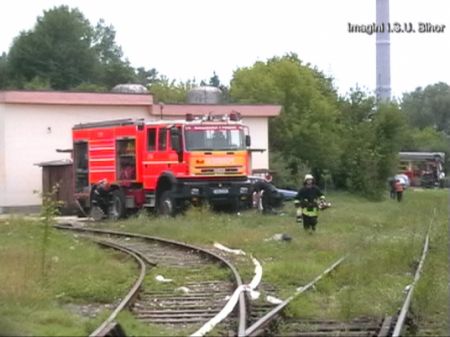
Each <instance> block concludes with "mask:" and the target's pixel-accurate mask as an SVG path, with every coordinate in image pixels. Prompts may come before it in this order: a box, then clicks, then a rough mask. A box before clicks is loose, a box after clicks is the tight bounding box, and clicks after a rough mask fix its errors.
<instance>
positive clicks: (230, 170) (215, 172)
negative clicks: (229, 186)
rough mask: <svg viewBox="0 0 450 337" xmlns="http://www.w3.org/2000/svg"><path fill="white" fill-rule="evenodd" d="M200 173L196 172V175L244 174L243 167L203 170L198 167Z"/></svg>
mask: <svg viewBox="0 0 450 337" xmlns="http://www.w3.org/2000/svg"><path fill="white" fill-rule="evenodd" d="M196 169H199V171H200V172H196V173H195V175H201V176H204V175H210V176H214V175H237V174H241V173H242V172H243V170H242V167H214V168H205V167H203V168H201V167H196Z"/></svg>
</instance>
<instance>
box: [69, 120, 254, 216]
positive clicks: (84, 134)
mask: <svg viewBox="0 0 450 337" xmlns="http://www.w3.org/2000/svg"><path fill="white" fill-rule="evenodd" d="M72 131H73V132H72V133H73V149H74V154H73V157H74V171H75V172H74V176H75V199H76V200H78V201H79V203H80V205H81V206H82V207H83V208H84V209H85V210H86V211H89V210H92V209H94V208H95V209H97V210H98V209H101V211H102V213H103V215H104V216H109V217H111V218H121V217H124V216H125V215H126V214H127V213H128V212H130V211H133V210H138V209H141V208H153V209H155V210H156V211H157V213H158V214H164V215H174V214H176V213H177V212H179V211H181V210H182V209H184V207H186V206H187V205H188V204H200V203H202V202H203V201H205V200H207V201H208V202H209V203H210V204H211V205H213V206H214V207H221V206H224V205H227V206H231V207H233V208H242V207H247V205H249V204H250V202H251V193H252V191H251V183H250V181H249V180H248V178H247V177H248V175H249V174H250V172H251V168H250V154H249V151H248V150H247V148H248V147H249V146H250V136H249V135H248V127H246V126H245V125H243V124H242V122H241V121H240V117H239V115H238V114H237V113H232V114H230V115H227V116H211V115H209V116H203V117H201V118H200V117H194V116H192V115H188V116H186V120H179V121H164V120H161V121H144V120H142V119H139V120H133V119H124V120H114V121H105V122H97V123H86V124H78V125H75V126H74V127H73V130H72Z"/></svg>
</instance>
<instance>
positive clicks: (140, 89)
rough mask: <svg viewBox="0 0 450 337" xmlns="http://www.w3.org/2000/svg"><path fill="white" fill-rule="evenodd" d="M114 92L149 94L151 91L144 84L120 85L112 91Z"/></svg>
mask: <svg viewBox="0 0 450 337" xmlns="http://www.w3.org/2000/svg"><path fill="white" fill-rule="evenodd" d="M111 91H112V92H121V93H131V94H148V93H149V91H148V90H147V88H146V87H144V86H143V85H142V84H128V83H127V84H118V85H116V86H115V87H114V88H112V90H111Z"/></svg>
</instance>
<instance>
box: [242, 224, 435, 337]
mask: <svg viewBox="0 0 450 337" xmlns="http://www.w3.org/2000/svg"><path fill="white" fill-rule="evenodd" d="M430 226H431V225H430ZM429 231H430V227H429V229H428V232H427V234H426V237H425V240H424V246H423V251H422V256H421V259H420V262H419V264H418V266H417V268H416V272H415V277H414V281H413V283H412V284H410V285H408V286H407V288H406V289H407V295H406V298H405V301H404V303H403V305H402V307H401V309H400V310H399V312H398V313H396V314H394V315H392V316H385V317H358V318H355V319H353V320H351V321H346V322H343V321H337V320H326V319H301V318H287V317H283V311H284V309H285V308H286V307H287V305H288V304H289V303H290V302H291V301H292V300H293V299H294V298H295V297H297V296H299V295H300V294H301V293H303V292H305V291H307V290H309V289H311V288H313V286H314V284H315V283H317V282H318V281H319V280H320V279H321V278H322V277H323V276H325V275H327V274H329V272H331V271H332V270H334V269H335V268H336V267H337V266H338V265H339V264H340V263H341V262H342V261H343V260H344V258H341V259H340V260H338V261H337V262H336V263H334V264H333V265H332V266H330V267H329V268H328V269H327V270H325V271H324V272H323V273H322V274H321V275H319V276H318V277H316V278H315V279H314V280H313V281H311V282H310V283H309V284H308V285H306V286H304V287H301V288H300V289H297V292H296V293H295V294H294V295H293V296H291V297H289V298H288V299H287V300H285V301H283V302H282V303H281V304H279V305H278V306H275V307H274V308H273V309H271V310H269V311H268V312H267V311H266V312H265V314H264V315H263V316H262V317H261V318H259V319H258V320H256V321H253V322H251V324H250V325H249V327H248V328H247V329H246V331H245V335H246V336H287V337H289V336H292V337H294V336H310V337H313V336H314V337H324V336H350V337H356V336H361V337H362V336H365V337H391V336H392V337H397V336H401V335H402V332H404V331H405V330H406V328H407V325H408V324H409V323H410V322H411V320H410V319H408V318H409V316H408V312H409V306H410V303H411V299H412V295H413V291H414V287H415V285H416V283H417V282H418V280H419V278H420V274H421V271H422V268H423V265H424V262H425V258H426V255H427V252H428V245H429ZM255 315H256V314H255V313H253V315H252V316H250V318H254V317H255Z"/></svg>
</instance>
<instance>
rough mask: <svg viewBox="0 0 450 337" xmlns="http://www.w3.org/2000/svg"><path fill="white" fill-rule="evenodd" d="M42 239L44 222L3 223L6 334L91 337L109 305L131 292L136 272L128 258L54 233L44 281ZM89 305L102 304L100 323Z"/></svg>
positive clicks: (0, 280)
mask: <svg viewBox="0 0 450 337" xmlns="http://www.w3.org/2000/svg"><path fill="white" fill-rule="evenodd" d="M42 235H43V225H42V223H40V222H37V221H26V220H23V219H20V218H17V219H9V220H2V221H0V265H1V268H0V284H1V285H2V286H1V287H0V317H1V321H0V333H1V334H4V335H21V336H23V335H41V336H86V335H87V334H89V333H91V332H92V330H91V329H92V328H93V327H95V324H97V323H99V322H100V320H101V318H102V317H105V316H106V314H107V312H106V311H107V310H105V308H106V306H105V304H107V303H110V302H113V301H115V300H116V299H117V298H120V297H122V296H123V295H124V294H125V293H126V292H127V291H128V288H129V287H130V285H131V284H132V282H133V280H134V279H135V278H136V266H135V264H134V262H132V261H131V260H129V259H128V257H126V256H124V255H122V254H119V253H115V252H113V251H111V250H103V249H100V248H98V247H97V246H96V245H95V244H93V243H90V242H86V241H83V240H80V239H79V238H78V237H77V236H76V235H71V234H64V233H61V232H57V231H56V230H53V229H52V230H51V232H50V235H49V240H48V250H47V256H48V259H47V260H46V268H47V275H46V277H45V279H43V278H42V272H41V264H40V262H41V260H40V259H41V254H40V252H41V249H42V247H41V243H42V240H41V238H42ZM69 303H71V304H72V306H68V304H69ZM88 303H97V306H96V307H97V309H98V310H99V312H100V315H96V318H94V317H92V318H91V317H87V316H86V315H84V314H83V313H82V308H84V307H86V305H87V304H88ZM92 316H94V315H92Z"/></svg>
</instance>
